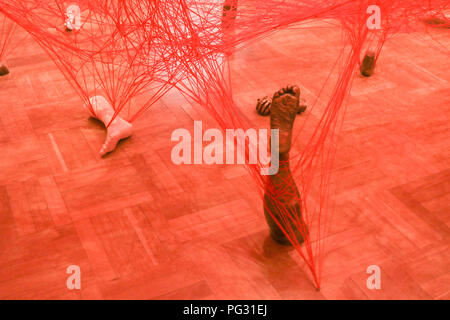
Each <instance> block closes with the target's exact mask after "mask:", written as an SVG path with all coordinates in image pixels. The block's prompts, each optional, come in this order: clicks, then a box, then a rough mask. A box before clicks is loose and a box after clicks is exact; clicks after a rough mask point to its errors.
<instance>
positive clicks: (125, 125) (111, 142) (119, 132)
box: [89, 96, 133, 157]
mask: <svg viewBox="0 0 450 320" xmlns="http://www.w3.org/2000/svg"><path fill="white" fill-rule="evenodd" d="M89 101H90V103H91V106H92V110H93V112H94V113H93V114H92V116H93V117H94V118H96V119H98V120H100V121H101V122H103V123H104V124H105V126H106V131H107V133H106V140H105V143H104V144H103V146H102V148H101V149H100V156H102V157H103V156H104V155H106V154H108V153H110V152H112V151H114V149H115V148H116V146H117V143H118V142H119V141H120V140H122V139H126V138H129V137H131V135H132V134H133V125H132V124H131V123H129V122H128V121H126V120H124V119H122V118H121V117H119V116H116V117H115V118H114V109H113V107H112V106H111V104H110V103H109V102H108V101H107V100H106V99H105V98H104V97H103V96H95V97H92V98H90V99H89ZM113 118H114V120H112V119H113Z"/></svg>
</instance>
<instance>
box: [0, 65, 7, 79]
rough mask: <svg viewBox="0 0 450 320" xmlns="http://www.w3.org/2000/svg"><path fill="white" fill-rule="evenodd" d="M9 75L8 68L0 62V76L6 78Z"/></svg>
mask: <svg viewBox="0 0 450 320" xmlns="http://www.w3.org/2000/svg"><path fill="white" fill-rule="evenodd" d="M8 73H9V70H8V68H7V67H6V65H5V64H4V63H2V62H0V76H6V75H7V74H8Z"/></svg>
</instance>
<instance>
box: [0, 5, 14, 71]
mask: <svg viewBox="0 0 450 320" xmlns="http://www.w3.org/2000/svg"><path fill="white" fill-rule="evenodd" d="M15 28H16V24H15V23H14V22H13V21H11V20H10V19H9V18H7V17H6V16H5V15H4V14H2V13H1V12H0V63H1V62H3V59H4V58H5V57H6V54H7V51H8V49H10V47H11V41H12V39H13V33H14V29H15Z"/></svg>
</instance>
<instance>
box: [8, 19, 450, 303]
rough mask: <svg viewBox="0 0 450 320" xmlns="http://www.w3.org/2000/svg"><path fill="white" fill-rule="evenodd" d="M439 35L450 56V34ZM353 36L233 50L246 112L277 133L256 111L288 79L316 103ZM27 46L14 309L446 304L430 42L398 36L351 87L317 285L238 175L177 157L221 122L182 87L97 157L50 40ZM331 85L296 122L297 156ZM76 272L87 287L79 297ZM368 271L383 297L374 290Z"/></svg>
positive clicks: (18, 136)
mask: <svg viewBox="0 0 450 320" xmlns="http://www.w3.org/2000/svg"><path fill="white" fill-rule="evenodd" d="M430 32H432V33H434V34H433V37H434V39H435V40H439V42H440V43H441V45H444V46H447V48H448V47H450V33H449V31H448V30H431V31H430ZM341 41H342V38H341V33H340V31H339V30H334V29H332V28H325V29H323V28H320V29H311V30H308V29H305V30H303V31H300V30H295V29H292V30H284V31H279V32H277V33H276V34H274V35H271V36H270V37H268V38H265V39H262V40H259V41H257V42H254V43H252V44H251V45H249V46H247V47H245V48H243V49H241V50H238V51H236V53H235V55H234V56H233V59H232V62H231V75H232V84H233V91H234V98H235V100H236V102H238V104H239V105H240V106H241V107H242V113H243V114H244V115H245V116H246V117H248V118H249V119H250V121H252V123H254V124H255V125H257V126H260V127H266V126H267V124H268V119H267V118H262V117H258V116H257V115H256V113H255V111H254V104H255V101H256V99H257V98H258V97H261V96H264V95H267V94H271V93H272V92H274V91H275V90H277V89H279V87H281V86H283V85H286V84H287V83H298V84H299V85H300V86H301V87H302V91H303V95H304V96H305V97H306V99H307V100H308V101H310V102H311V101H315V100H316V99H317V96H318V93H319V92H320V90H321V89H322V86H323V83H324V80H325V79H326V77H327V76H328V75H329V72H330V70H331V67H332V66H333V63H334V61H335V60H336V57H337V54H338V53H339V52H340V51H339V50H340V48H341V45H342V42H341ZM22 45H23V50H17V51H15V52H14V53H12V54H11V55H10V56H9V57H8V58H7V63H8V65H9V67H10V70H11V74H10V75H8V76H7V77H4V78H1V79H0V150H1V151H0V298H2V299H6V298H8V299H20V298H26V299H128V298H137V299H450V254H449V252H450V250H449V237H450V230H449V228H450V205H449V204H450V151H449V150H450V139H449V137H450V136H449V132H450V73H449V72H448V70H449V69H450V59H448V56H447V55H445V54H443V53H442V52H439V51H438V50H436V45H435V42H433V40H432V39H431V38H429V37H426V36H425V34H421V33H416V34H412V35H399V36H396V37H395V38H393V39H392V40H391V41H389V42H388V43H387V44H386V45H385V48H384V51H383V52H382V55H381V57H380V59H379V62H378V66H377V69H376V73H375V74H374V76H373V77H371V78H362V77H360V76H358V75H355V80H354V83H353V89H352V92H351V94H350V97H349V98H348V101H347V103H346V117H345V121H344V123H343V127H342V130H341V131H340V133H339V136H338V140H339V141H338V142H339V148H338V152H337V155H336V160H335V165H334V167H333V178H332V181H331V186H332V190H333V192H332V193H331V195H330V197H331V201H332V203H333V206H332V224H331V227H330V230H329V234H328V239H327V242H326V243H327V247H326V251H325V253H324V255H323V258H324V266H323V274H322V288H321V290H320V291H318V290H316V289H315V287H314V285H313V282H312V279H311V275H310V273H309V271H308V270H307V267H306V265H305V263H304V262H303V261H302V259H301V258H300V257H299V255H298V253H297V252H296V251H295V250H290V249H286V248H281V247H279V246H277V245H276V244H274V243H273V242H272V241H271V240H270V238H269V237H268V230H267V227H266V224H265V221H264V216H263V212H262V201H261V197H260V193H259V192H258V187H257V185H256V183H255V182H254V181H253V179H252V178H251V177H250V175H249V174H248V172H247V171H246V170H245V169H244V168H243V167H242V166H237V165H236V166H228V165H217V166H207V165H200V166H195V167H193V166H176V165H174V164H172V162H171V161H170V151H171V142H170V135H171V133H172V132H173V130H175V129H178V128H186V129H188V130H190V131H192V128H193V121H194V120H202V121H203V123H204V125H205V127H206V126H208V127H213V126H217V125H216V124H215V122H214V120H212V118H211V117H209V116H208V115H207V114H206V113H205V111H203V110H202V109H201V108H200V107H197V106H193V105H191V104H189V103H188V102H187V101H186V100H185V99H184V98H183V97H182V96H181V95H180V94H178V93H177V92H175V91H174V90H172V91H170V92H169V93H168V94H167V95H166V96H165V97H163V98H162V99H161V100H160V101H158V102H157V103H156V104H155V105H154V106H153V107H152V108H150V109H149V110H148V111H147V112H146V113H145V114H144V115H143V116H142V117H140V118H139V119H138V120H136V122H134V125H135V128H136V131H135V135H134V136H133V137H132V138H130V139H128V140H126V141H123V142H121V143H120V145H119V146H118V148H117V150H116V151H115V152H114V153H112V154H110V155H108V156H107V157H105V158H104V159H101V158H100V157H99V156H98V151H99V149H100V146H101V144H102V142H103V139H104V135H105V131H104V127H103V126H102V125H101V124H100V123H98V122H97V121H94V120H92V119H89V115H88V113H87V111H86V110H85V109H84V108H83V106H82V103H81V100H80V99H79V98H78V97H77V96H76V95H75V94H74V93H73V91H72V89H71V87H70V85H69V84H68V83H67V82H66V81H65V80H64V77H63V76H62V74H61V73H60V72H59V70H58V69H57V68H56V67H55V65H54V64H53V63H52V62H51V60H50V59H49V58H48V56H47V55H46V54H45V53H44V52H43V51H42V50H41V49H40V48H39V47H38V46H37V44H36V43H34V42H33V41H32V40H31V39H30V38H29V37H26V36H24V41H23V44H22ZM330 79H331V80H330V81H331V83H333V81H335V80H336V75H332V77H331V78H330ZM330 90H331V87H329V86H327V87H325V88H324V93H323V95H322V96H321V98H320V99H319V100H318V101H317V103H316V105H315V106H314V108H313V109H309V110H308V111H307V112H306V114H305V115H303V116H301V117H299V118H298V119H297V123H296V133H297V134H298V136H296V137H297V138H296V142H295V144H294V148H295V149H296V150H301V149H302V147H304V146H305V141H304V139H302V135H303V134H305V135H307V134H308V133H311V132H312V130H313V129H314V127H315V126H316V125H317V123H318V120H319V119H320V117H321V112H322V111H323V108H324V103H325V102H326V97H327V94H329V93H330ZM300 129H301V130H300ZM300 132H301V135H300ZM316 189H317V188H316ZM70 265H79V266H80V267H81V270H82V289H81V290H80V291H77V290H75V291H70V290H68V289H67V287H66V279H67V277H68V274H67V273H66V269H67V267H68V266H70ZM370 265H378V266H379V267H380V268H381V276H382V289H381V290H369V289H368V288H367V286H366V280H367V277H368V275H367V273H366V269H367V267H368V266H370Z"/></svg>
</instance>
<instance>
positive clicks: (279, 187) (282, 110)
mask: <svg viewBox="0 0 450 320" xmlns="http://www.w3.org/2000/svg"><path fill="white" fill-rule="evenodd" d="M299 102H300V89H299V88H298V87H297V86H287V87H285V88H283V89H281V90H280V91H278V92H276V93H275V94H274V96H273V99H272V107H271V113H270V114H271V117H270V127H271V129H278V130H279V139H280V140H279V155H280V167H279V171H278V173H277V174H276V175H273V176H268V180H267V184H266V190H265V194H264V215H265V217H266V221H267V223H268V225H269V228H270V235H271V237H272V239H273V240H275V241H276V242H277V243H279V244H282V245H291V242H294V243H295V242H297V243H298V244H301V243H303V242H304V240H305V238H306V236H307V235H308V230H307V227H306V224H305V223H304V221H303V218H302V215H301V205H300V203H299V199H300V194H299V192H298V189H297V186H296V185H295V181H294V178H293V177H292V174H291V171H290V167H289V151H290V149H291V141H292V130H293V126H294V121H295V117H296V116H297V114H298V111H299V108H300V103H299ZM274 218H276V221H275V219H274ZM277 221H278V223H277ZM279 224H280V225H281V226H282V227H283V229H284V230H285V231H287V230H290V232H289V234H294V235H295V238H296V239H291V240H292V241H290V240H289V239H288V237H287V236H286V235H285V233H284V232H283V231H282V229H281V228H280V225H279Z"/></svg>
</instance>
